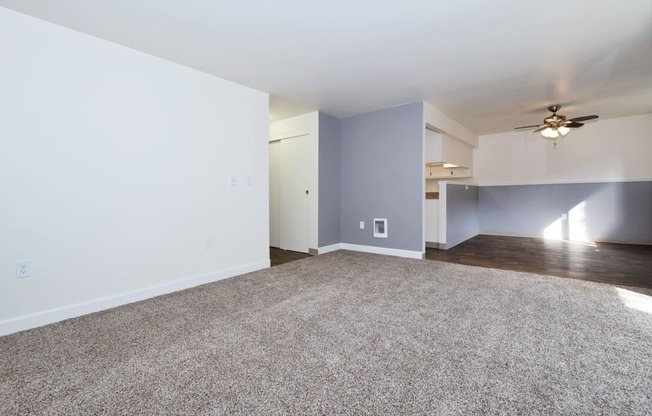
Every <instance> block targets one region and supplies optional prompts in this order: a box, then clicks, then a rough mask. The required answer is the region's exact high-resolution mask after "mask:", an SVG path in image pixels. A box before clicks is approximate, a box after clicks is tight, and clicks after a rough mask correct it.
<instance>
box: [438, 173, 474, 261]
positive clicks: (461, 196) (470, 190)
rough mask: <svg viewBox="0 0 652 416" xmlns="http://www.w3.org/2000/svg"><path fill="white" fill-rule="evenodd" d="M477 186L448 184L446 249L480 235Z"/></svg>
mask: <svg viewBox="0 0 652 416" xmlns="http://www.w3.org/2000/svg"><path fill="white" fill-rule="evenodd" d="M479 201H480V192H479V189H478V187H477V186H472V185H457V184H451V183H448V184H446V244H445V247H444V248H446V249H449V248H451V247H453V246H455V245H457V244H459V243H461V242H463V241H465V240H468V239H469V238H471V237H474V236H476V235H478V234H479V233H480V214H479V207H480V203H479Z"/></svg>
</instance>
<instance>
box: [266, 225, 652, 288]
mask: <svg viewBox="0 0 652 416" xmlns="http://www.w3.org/2000/svg"><path fill="white" fill-rule="evenodd" d="M269 257H270V260H271V263H272V266H277V265H279V264H283V263H288V262H291V261H294V260H300V259H305V258H306V257H310V255H309V254H305V253H298V252H296V251H289V250H281V249H279V248H274V247H270V249H269ZM426 259H428V260H439V261H446V262H450V263H459V264H467V265H470V266H481V267H493V268H497V269H505V270H515V271H522V272H530V273H538V274H545V275H553V276H560V277H570V278H574V279H582V280H591V281H594V282H602V283H611V284H617V285H623V286H635V287H643V288H647V289H652V246H646V245H633V244H614V243H581V242H573V241H555V240H544V239H539V238H526V237H502V236H491V235H478V236H476V237H473V238H471V239H470V240H467V241H465V242H463V243H461V244H459V245H457V246H455V247H453V248H452V249H450V250H437V249H432V248H428V249H426Z"/></svg>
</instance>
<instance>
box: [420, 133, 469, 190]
mask: <svg viewBox="0 0 652 416" xmlns="http://www.w3.org/2000/svg"><path fill="white" fill-rule="evenodd" d="M425 152H426V179H442V178H468V177H471V176H472V173H473V170H472V168H473V148H472V147H471V145H469V144H467V143H465V142H463V141H461V140H457V139H456V138H454V137H452V136H450V135H448V134H445V133H438V132H435V131H432V130H426V150H425Z"/></svg>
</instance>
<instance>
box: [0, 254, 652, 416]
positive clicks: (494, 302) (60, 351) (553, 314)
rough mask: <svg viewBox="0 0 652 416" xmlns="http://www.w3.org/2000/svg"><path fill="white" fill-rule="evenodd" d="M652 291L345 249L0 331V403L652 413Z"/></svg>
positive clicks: (4, 411)
mask: <svg viewBox="0 0 652 416" xmlns="http://www.w3.org/2000/svg"><path fill="white" fill-rule="evenodd" d="M650 295H652V293H651V292H650V291H647V292H646V291H645V290H640V289H639V290H638V291H637V292H636V291H628V290H625V289H619V288H616V287H614V286H609V285H604V284H598V283H592V282H586V281H578V280H570V279H563V278H557V277H547V276H539V275H533V274H526V273H517V272H509V271H503V270H493V269H486V268H476V267H470V266H462V265H456V264H448V263H439V262H434V261H419V260H410V259H400V258H394V257H387V256H378V255H373V254H362V253H353V252H347V251H338V252H334V253H330V254H326V255H322V256H318V257H313V258H309V259H305V260H300V261H297V262H293V263H288V264H285V265H282V266H278V267H275V268H272V269H267V270H264V271H260V272H256V273H251V274H247V275H243V276H240V277H236V278H232V279H228V280H224V281H221V282H217V283H213V284H209V285H204V286H201V287H198V288H195V289H191V290H187V291H184V292H179V293H175V294H172V295H167V296H162V297H159V298H155V299H151V300H147V301H144V302H139V303H135V304H131V305H127V306H124V307H120V308H116V309H112V310H109V311H105V312H100V313H96V314H93V315H89V316H85V317H81V318H76V319H71V320H68V321H65V322H61V323H57V324H54V325H50V326H47V327H43V328H37V329H34V330H30V331H25V332H22V333H18V334H14V335H10V336H6V337H2V338H0V414H1V415H14V414H16V415H18V414H20V415H24V414H62V415H63V414H65V415H69V414H187V415H195V414H248V415H249V414H257V415H260V414H263V415H264V414H410V415H412V414H446V415H456V414H510V415H513V414H523V415H537V414H546V415H549V414H564V415H568V414H586V415H596V414H609V415H613V414H622V415H644V414H647V415H649V414H652V315H651V313H652V310H651V309H648V310H647V311H646V308H652V297H650Z"/></svg>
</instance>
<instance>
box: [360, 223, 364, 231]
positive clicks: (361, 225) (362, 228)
mask: <svg viewBox="0 0 652 416" xmlns="http://www.w3.org/2000/svg"><path fill="white" fill-rule="evenodd" d="M360 229H361V230H364V221H360Z"/></svg>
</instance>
